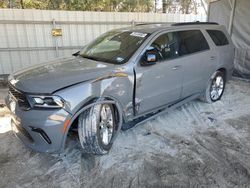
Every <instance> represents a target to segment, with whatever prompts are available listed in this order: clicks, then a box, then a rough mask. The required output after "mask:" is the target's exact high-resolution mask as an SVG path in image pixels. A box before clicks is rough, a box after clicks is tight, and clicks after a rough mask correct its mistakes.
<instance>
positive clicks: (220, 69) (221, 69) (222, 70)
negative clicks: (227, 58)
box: [217, 67, 228, 81]
mask: <svg viewBox="0 0 250 188" xmlns="http://www.w3.org/2000/svg"><path fill="white" fill-rule="evenodd" d="M217 71H220V72H222V73H223V74H224V76H225V80H226V81H227V79H228V75H227V74H228V71H227V69H226V68H225V67H221V68H219V69H217Z"/></svg>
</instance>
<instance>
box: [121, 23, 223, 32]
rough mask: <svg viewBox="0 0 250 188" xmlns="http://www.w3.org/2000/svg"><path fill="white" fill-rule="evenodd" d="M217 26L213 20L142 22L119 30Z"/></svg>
mask: <svg viewBox="0 0 250 188" xmlns="http://www.w3.org/2000/svg"><path fill="white" fill-rule="evenodd" d="M194 25H195V26H204V25H206V26H219V24H218V23H215V22H181V23H143V24H137V25H135V26H130V27H126V28H121V30H130V31H136V32H143V33H154V32H157V31H160V30H164V29H167V28H180V27H183V26H187V27H188V26H189V27H190V26H191V27H192V26H194Z"/></svg>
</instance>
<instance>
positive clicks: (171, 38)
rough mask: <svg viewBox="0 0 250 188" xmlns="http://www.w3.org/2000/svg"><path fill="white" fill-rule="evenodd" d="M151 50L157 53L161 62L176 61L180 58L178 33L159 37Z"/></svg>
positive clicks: (151, 46)
mask: <svg viewBox="0 0 250 188" xmlns="http://www.w3.org/2000/svg"><path fill="white" fill-rule="evenodd" d="M149 49H154V50H155V51H156V52H157V56H158V59H159V60H167V59H174V58H176V57H178V56H179V55H178V40H177V37H176V32H172V33H165V34H163V35H161V36H159V37H158V38H157V39H156V40H155V41H154V42H153V43H152V44H151V45H150V48H149Z"/></svg>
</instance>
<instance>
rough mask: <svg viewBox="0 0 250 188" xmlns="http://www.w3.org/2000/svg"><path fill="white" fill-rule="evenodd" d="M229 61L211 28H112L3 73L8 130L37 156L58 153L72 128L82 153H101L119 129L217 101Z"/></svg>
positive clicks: (227, 45) (216, 29) (224, 40)
mask: <svg viewBox="0 0 250 188" xmlns="http://www.w3.org/2000/svg"><path fill="white" fill-rule="evenodd" d="M233 60H234V46H233V44H232V41H231V40H230V37H229V36H228V34H227V32H226V30H225V29H224V27H222V26H220V25H218V24H216V23H207V22H195V23H178V24H172V25H170V24H144V25H143V24H142V25H136V26H133V27H128V28H122V29H117V30H112V31H110V32H107V33H105V34H103V35H101V36H100V37H98V38H97V39H96V40H94V41H93V42H91V43H90V44H88V45H87V46H85V47H84V48H83V49H82V50H81V51H79V52H77V53H75V54H73V56H72V57H69V58H61V59H57V60H55V61H51V62H48V63H46V64H40V65H37V66H34V67H30V68H27V69H24V70H21V71H18V72H15V73H13V74H11V75H10V76H9V95H8V96H7V98H6V104H7V106H8V108H9V109H10V111H11V112H12V114H13V116H12V121H11V125H12V128H13V130H14V132H15V134H16V135H17V137H18V138H20V139H21V140H22V141H23V142H24V143H25V144H26V145H27V146H28V147H30V148H32V149H34V150H37V151H40V152H50V153H57V152H61V151H62V150H63V148H64V146H65V142H66V139H67V135H68V132H69V131H70V130H77V131H78V136H79V140H80V143H81V146H82V148H83V150H84V151H85V152H88V153H93V154H106V153H107V152H108V151H109V150H110V148H111V146H112V143H113V141H114V140H115V137H116V136H117V134H118V132H119V131H120V129H128V128H130V127H132V126H133V125H134V124H136V123H138V122H139V121H142V120H144V119H145V118H148V117H150V116H154V115H157V114H158V113H161V112H162V111H164V110H168V109H171V108H174V107H176V106H179V105H181V104H183V103H184V102H187V101H190V100H193V99H196V98H202V99H203V100H204V101H205V102H208V103H212V102H215V101H217V100H219V99H220V98H221V96H222V94H223V91H224V88H225V83H226V81H227V80H228V79H229V78H230V77H231V73H232V71H233Z"/></svg>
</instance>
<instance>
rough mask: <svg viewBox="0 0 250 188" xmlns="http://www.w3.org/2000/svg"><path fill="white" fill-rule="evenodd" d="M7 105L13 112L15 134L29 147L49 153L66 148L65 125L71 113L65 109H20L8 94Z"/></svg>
mask: <svg viewBox="0 0 250 188" xmlns="http://www.w3.org/2000/svg"><path fill="white" fill-rule="evenodd" d="M5 102H6V105H7V107H8V108H9V110H10V111H11V112H12V116H11V127H12V129H13V131H14V133H15V135H16V136H17V137H18V138H19V139H20V140H21V141H22V142H23V143H24V144H25V145H26V146H28V147H29V148H31V149H33V150H36V151H39V152H47V153H59V152H61V151H62V150H63V148H64V142H65V126H66V125H68V122H69V118H70V114H69V113H68V112H66V111H65V110H64V109H31V110H26V111H25V110H23V109H20V107H19V105H18V104H17V103H16V102H15V101H14V100H12V99H11V97H10V96H7V97H6V99H5Z"/></svg>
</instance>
